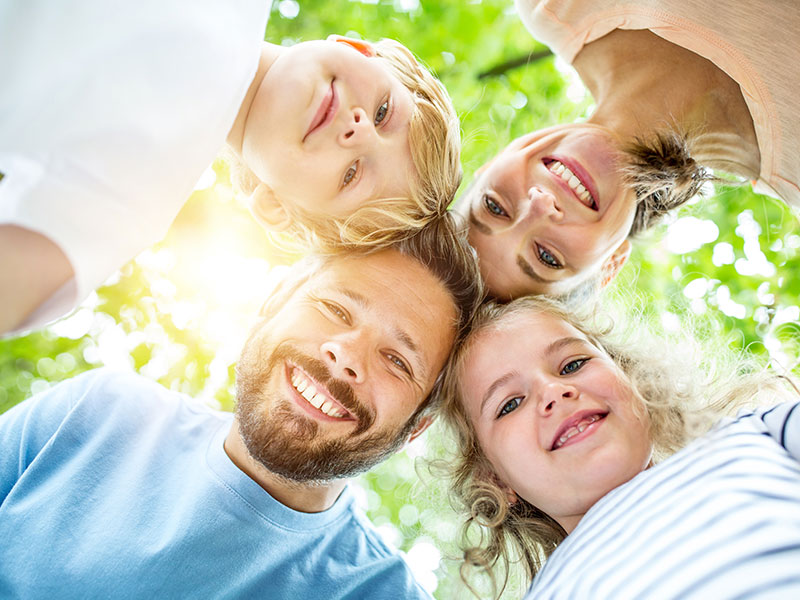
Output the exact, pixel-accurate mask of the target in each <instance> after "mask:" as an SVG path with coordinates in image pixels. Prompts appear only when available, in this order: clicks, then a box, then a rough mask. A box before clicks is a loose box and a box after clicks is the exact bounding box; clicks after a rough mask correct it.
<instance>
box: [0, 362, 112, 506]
mask: <svg viewBox="0 0 800 600" xmlns="http://www.w3.org/2000/svg"><path fill="white" fill-rule="evenodd" d="M96 379H97V371H92V372H89V373H85V374H83V375H80V376H78V377H75V378H73V379H70V380H69V381H65V382H63V383H61V384H59V385H57V386H54V387H52V388H50V389H48V390H46V391H44V392H41V393H39V394H36V395H35V396H33V397H31V398H29V399H28V400H25V401H23V402H20V403H19V404H17V405H16V406H14V407H13V408H11V410H9V411H7V412H5V413H4V414H2V415H0V504H2V503H3V502H4V501H5V498H6V496H8V494H9V492H10V491H11V489H12V488H13V487H14V484H15V483H16V482H17V480H18V479H19V478H20V477H21V476H22V475H23V473H24V472H25V470H26V469H27V468H28V466H29V465H30V464H31V463H32V462H33V461H34V460H35V459H36V457H37V456H38V455H39V453H40V452H41V451H42V449H43V448H44V447H45V446H46V445H47V444H48V442H49V441H50V440H51V439H52V438H53V437H54V436H55V434H56V433H57V432H58V430H59V427H60V426H61V424H62V423H63V422H64V419H65V418H66V417H67V415H69V413H70V411H71V410H72V409H73V408H74V406H75V405H76V404H77V402H78V401H79V400H80V398H81V397H83V396H84V395H85V394H86V392H87V391H88V390H89V389H90V388H91V386H92V383H93V382H94V380H96Z"/></svg>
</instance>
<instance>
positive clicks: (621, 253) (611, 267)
mask: <svg viewBox="0 0 800 600" xmlns="http://www.w3.org/2000/svg"><path fill="white" fill-rule="evenodd" d="M630 255H631V243H630V241H629V240H623V241H622V243H621V244H620V245H619V246H618V247H617V249H616V250H614V253H613V254H612V255H611V256H609V257H608V258H607V259H606V261H605V262H604V263H603V266H602V267H601V269H600V275H601V279H600V287H605V286H607V285H608V284H609V283H610V282H611V280H612V279H614V277H616V276H617V273H619V271H620V269H622V265H624V264H625V262H626V261H627V260H628V257H629V256H630Z"/></svg>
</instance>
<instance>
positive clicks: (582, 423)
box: [550, 410, 608, 451]
mask: <svg viewBox="0 0 800 600" xmlns="http://www.w3.org/2000/svg"><path fill="white" fill-rule="evenodd" d="M607 415H608V412H607V411H600V410H583V411H580V412H577V413H575V414H574V415H572V416H571V417H569V418H568V419H566V420H565V421H564V422H563V423H561V425H560V426H559V428H558V429H557V430H556V433H555V435H554V436H553V441H552V443H551V444H550V450H551V451H552V450H558V449H559V448H562V447H564V446H565V445H568V444H570V443H575V442H578V441H580V440H581V439H583V438H584V437H586V436H587V435H591V433H592V432H593V431H594V429H596V428H597V427H596V426H595V427H592V426H593V425H595V424H597V423H600V422H601V421H602V420H603V419H605V418H606V416H607ZM590 427H591V430H590V431H589V432H588V433H587V429H589V428H590ZM582 434H585V435H582Z"/></svg>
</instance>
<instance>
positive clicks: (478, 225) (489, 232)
mask: <svg viewBox="0 0 800 600" xmlns="http://www.w3.org/2000/svg"><path fill="white" fill-rule="evenodd" d="M469 224H470V225H472V226H473V227H475V229H477V230H478V231H480V232H481V233H482V234H483V235H494V231H492V230H491V229H490V228H489V227H487V226H486V224H485V223H481V222H480V221H478V219H477V218H476V217H475V213H473V212H472V206H470V207H469Z"/></svg>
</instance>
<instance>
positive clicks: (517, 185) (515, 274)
mask: <svg viewBox="0 0 800 600" xmlns="http://www.w3.org/2000/svg"><path fill="white" fill-rule="evenodd" d="M617 147H618V144H617V143H616V142H615V140H614V138H613V137H612V135H611V133H610V132H609V131H608V130H606V129H604V128H601V127H598V126H596V125H588V124H578V125H560V126H556V127H551V128H549V129H543V130H539V131H535V132H533V133H531V134H528V135H526V136H522V137H520V138H518V139H517V140H515V141H514V142H512V143H511V144H509V146H508V147H506V149H505V150H503V151H502V152H501V153H500V154H498V155H497V156H496V157H495V158H494V159H493V160H492V161H490V162H489V163H488V164H487V165H485V166H484V167H483V168H482V170H481V171H480V173H479V175H478V176H477V177H476V179H475V183H473V185H472V186H471V187H470V188H469V190H468V191H467V193H466V194H465V197H464V198H462V199H460V200H459V207H460V210H462V211H463V212H465V213H466V214H467V216H468V219H469V241H470V243H471V244H472V246H473V247H474V248H475V249H476V250H477V252H478V257H479V259H480V267H481V273H482V274H483V277H484V279H485V281H486V284H487V286H488V288H489V291H490V292H491V293H492V294H493V295H494V296H496V297H498V298H516V297H519V296H522V295H525V294H530V293H536V294H546V295H550V296H555V295H561V294H564V293H566V292H569V291H570V290H572V289H574V288H575V287H576V286H577V285H578V284H580V283H581V282H583V281H585V280H586V279H588V278H589V277H591V276H592V275H596V274H598V273H601V274H603V275H604V276H606V277H607V278H610V277H613V275H614V274H615V273H616V270H617V269H618V268H619V267H621V266H622V264H623V263H624V262H625V259H626V258H627V255H628V252H629V251H630V244H629V242H628V241H627V239H626V238H627V235H628V232H629V231H630V228H631V224H632V222H633V216H634V212H635V209H636V197H635V193H634V191H633V190H632V189H630V188H629V187H626V186H625V185H623V181H622V177H621V175H620V173H619V159H620V152H619V150H618V149H617Z"/></svg>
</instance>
